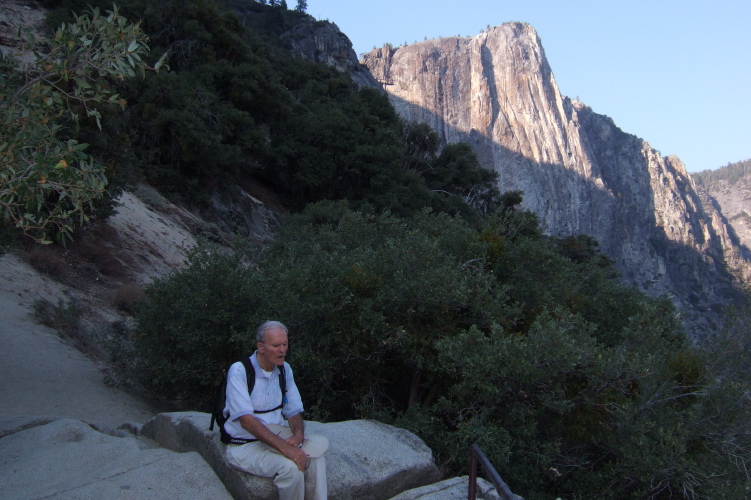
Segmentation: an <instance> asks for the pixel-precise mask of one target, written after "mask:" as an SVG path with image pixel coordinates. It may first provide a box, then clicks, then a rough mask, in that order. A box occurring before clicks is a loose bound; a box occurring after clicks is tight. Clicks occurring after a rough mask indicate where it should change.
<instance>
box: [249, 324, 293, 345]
mask: <svg viewBox="0 0 751 500" xmlns="http://www.w3.org/2000/svg"><path fill="white" fill-rule="evenodd" d="M271 328H281V329H282V330H284V333H286V334H287V335H289V330H287V327H286V326H284V325H283V324H282V323H280V322H279V321H267V322H265V323H263V324H262V325H261V326H259V327H258V328H256V341H257V342H263V341H264V338H265V335H266V330H270V329H271Z"/></svg>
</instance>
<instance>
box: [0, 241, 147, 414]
mask: <svg viewBox="0 0 751 500" xmlns="http://www.w3.org/2000/svg"><path fill="white" fill-rule="evenodd" d="M62 297H64V292H63V289H62V288H61V287H60V285H58V284H57V283H55V282H53V281H52V280H50V279H48V278H46V277H44V276H41V275H39V274H38V273H37V272H36V271H35V270H34V269H32V268H31V267H30V266H28V265H27V264H25V263H24V262H21V261H20V260H19V259H18V258H16V257H15V256H13V255H9V254H6V255H3V256H2V257H0V418H3V419H4V420H6V421H9V420H12V419H10V418H9V417H16V416H63V417H70V418H75V419H79V420H83V421H88V422H97V423H99V424H102V425H105V426H108V427H117V426H118V425H120V424H122V423H124V422H135V423H143V422H145V421H146V420H148V419H149V418H151V417H152V416H153V415H154V412H153V410H152V409H150V408H149V407H148V406H147V405H146V404H145V403H144V402H143V401H141V400H140V399H138V398H136V397H134V396H133V395H131V394H129V393H127V392H125V391H122V390H120V389H117V388H112V387H108V386H107V385H105V384H104V381H103V375H102V373H101V372H100V371H99V368H98V365H97V364H96V363H95V362H93V361H92V360H90V359H89V358H87V357H85V356H84V355H83V354H81V352H79V351H78V350H76V349H75V348H74V347H73V346H72V345H70V344H69V343H68V342H67V341H66V340H64V339H61V338H60V337H59V336H58V335H57V333H56V332H55V331H53V330H51V329H50V328H47V327H45V326H42V325H40V324H38V323H36V322H35V320H34V318H33V316H32V314H31V311H32V309H31V306H32V304H33V302H34V300H36V299H38V298H46V299H47V300H51V301H52V302H53V303H56V302H57V299H58V298H62Z"/></svg>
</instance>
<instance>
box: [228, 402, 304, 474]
mask: <svg viewBox="0 0 751 500" xmlns="http://www.w3.org/2000/svg"><path fill="white" fill-rule="evenodd" d="M288 421H289V426H290V430H291V431H292V436H290V437H289V438H287V439H282V438H280V437H279V436H277V435H276V434H274V433H273V432H271V431H270V430H269V429H268V428H267V427H266V426H265V425H263V423H261V421H260V420H258V419H257V418H256V417H254V416H253V415H243V416H242V417H240V425H242V426H243V427H244V428H245V429H246V430H247V431H248V432H250V433H251V434H253V435H254V436H255V437H256V438H257V439H259V440H260V441H262V442H263V443H265V444H267V445H268V446H270V447H272V448H274V449H276V450H277V451H278V452H279V453H281V454H282V455H284V456H285V457H286V458H288V459H290V460H292V461H293V462H294V463H295V465H297V468H298V469H300V470H301V471H305V467H306V465H307V458H308V455H307V454H306V453H305V452H304V451H303V450H302V448H300V445H302V443H303V440H304V435H305V430H304V429H305V423H304V421H303V419H302V415H301V414H297V415H294V416H292V417H290V418H289V419H288Z"/></svg>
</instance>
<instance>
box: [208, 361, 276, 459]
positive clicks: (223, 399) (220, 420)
mask: <svg viewBox="0 0 751 500" xmlns="http://www.w3.org/2000/svg"><path fill="white" fill-rule="evenodd" d="M240 362H241V363H242V364H243V366H244V367H245V375H246V377H247V379H248V394H249V395H250V394H251V393H252V392H253V387H254V386H255V384H256V371H255V368H254V367H253V364H252V363H251V362H250V358H249V357H244V358H243V359H241V360H240ZM277 368H279V388H280V389H281V390H282V402H281V403H279V406H277V407H276V408H272V409H270V410H254V411H253V413H271V412H272V411H276V410H278V409H279V408H282V407H283V406H284V404H285V403H286V402H287V375H286V373H285V370H284V365H283V364H282V365H280V366H278V367H277ZM228 370H229V368H228V369H227V370H224V371H223V375H222V381H221V383H220V384H219V386H218V387H217V388H216V394H215V395H214V405H213V408H212V411H211V425H209V430H211V431H213V430H214V422H216V423H217V424H219V434H220V436H221V440H222V443H224V444H245V443H252V442H253V441H258V440H257V439H244V438H235V437H232V436H230V435H229V434H228V433H227V431H225V430H224V424H225V423H226V422H227V417H226V416H225V415H224V407H225V406H227V371H228ZM251 375H252V376H251Z"/></svg>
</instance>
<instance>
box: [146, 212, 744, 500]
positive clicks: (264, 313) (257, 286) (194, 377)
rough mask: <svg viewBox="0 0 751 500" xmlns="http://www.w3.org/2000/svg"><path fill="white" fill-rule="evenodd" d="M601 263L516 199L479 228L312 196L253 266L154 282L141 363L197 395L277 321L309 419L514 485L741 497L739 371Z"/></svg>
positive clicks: (162, 380)
mask: <svg viewBox="0 0 751 500" xmlns="http://www.w3.org/2000/svg"><path fill="white" fill-rule="evenodd" d="M512 198H513V197H512ZM615 276H616V275H615V273H614V272H613V270H612V266H611V263H610V262H609V261H608V260H607V259H605V258H604V257H602V256H601V255H599V253H598V252H597V251H596V247H595V244H594V242H592V241H591V239H587V238H580V239H579V240H578V241H570V240H568V241H567V240H557V239H554V238H549V237H545V236H543V235H541V234H540V233H539V232H538V231H537V227H536V219H535V218H534V216H532V215H531V214H529V213H526V212H524V211H521V210H519V209H518V207H517V206H516V205H514V204H513V203H512V204H510V206H508V207H506V208H505V209H501V210H500V211H497V212H495V213H494V214H492V216H491V217H489V218H488V219H486V223H485V225H484V227H481V228H479V229H477V228H474V227H472V226H471V225H470V224H469V223H468V222H466V221H465V220H464V219H461V218H458V217H452V216H449V215H447V214H440V213H438V214H434V213H431V212H429V211H423V212H420V213H418V214H417V215H415V216H414V217H411V218H400V217H396V216H394V215H391V214H381V215H367V214H363V213H360V212H354V211H352V210H350V209H349V208H348V207H347V205H346V203H344V202H338V203H333V202H325V203H321V204H315V205H311V206H309V207H308V208H307V209H306V210H305V211H304V212H303V213H301V214H300V215H298V216H295V217H293V219H292V220H291V221H290V222H289V224H288V225H287V226H286V228H285V230H284V232H283V234H282V235H281V236H280V238H279V240H278V241H277V242H276V243H275V244H274V245H273V247H272V248H270V249H269V250H268V251H267V252H266V253H265V254H264V257H263V259H262V260H261V261H258V262H256V261H254V260H253V259H251V258H250V254H249V253H248V252H247V251H244V250H239V251H236V252H235V253H234V254H232V255H227V254H224V253H221V252H217V251H215V250H212V249H211V248H210V247H201V248H200V249H198V250H197V251H196V253H195V254H194V256H193V258H192V260H191V265H190V267H189V268H188V269H187V270H186V271H184V272H180V273H177V274H175V275H173V276H172V277H170V278H166V279H163V280H160V281H158V282H156V283H155V284H154V285H153V286H152V287H151V288H150V289H149V290H148V296H149V300H148V301H147V302H146V303H145V304H144V307H143V309H142V310H141V313H140V314H139V316H138V332H137V347H138V352H139V358H140V359H141V361H142V362H143V363H144V367H142V368H139V372H140V373H141V374H142V375H143V376H144V379H143V381H144V382H147V383H151V387H152V388H153V389H154V390H155V391H157V392H158V393H159V394H161V395H162V396H164V397H167V398H173V397H174V396H179V398H180V401H181V404H182V405H184V407H188V408H197V407H200V406H201V404H203V403H204V402H205V397H206V395H208V394H211V389H210V387H211V384H212V381H211V375H212V374H213V373H216V370H212V369H211V367H212V366H214V367H216V366H222V365H223V364H226V363H228V362H230V361H232V360H234V359H235V358H236V357H238V356H240V355H242V354H243V353H247V352H250V351H251V350H252V348H253V347H252V346H253V330H254V328H255V327H256V325H257V324H259V323H260V322H262V321H264V320H266V319H270V318H277V319H279V318H281V319H283V321H284V322H285V324H287V326H288V327H289V328H290V332H291V334H290V345H291V349H292V351H291V358H292V359H291V362H292V363H293V364H294V366H295V372H296V374H297V378H298V385H299V386H300V389H301V391H302V392H303V394H305V396H306V397H305V400H306V409H307V412H308V415H309V417H310V418H314V419H322V420H334V421H336V420H341V419H350V418H377V419H379V420H381V421H384V422H389V423H394V424H396V425H399V426H401V427H405V428H408V429H410V430H412V431H413V432H415V433H416V434H418V435H419V436H420V437H421V438H423V439H424V440H425V441H426V442H427V443H428V445H429V446H430V447H431V448H432V449H433V451H434V453H435V454H436V458H437V459H438V461H439V463H440V465H441V467H442V468H443V469H444V470H445V471H446V472H448V473H460V472H466V471H464V470H463V469H464V467H465V466H466V456H467V452H466V450H467V449H468V446H469V445H470V444H471V443H473V442H478V443H479V444H480V445H481V446H482V448H483V450H484V451H485V452H486V453H487V454H488V456H489V457H490V458H491V461H492V462H493V463H494V465H495V466H496V467H497V468H498V469H499V470H501V471H503V472H502V474H503V476H504V478H505V479H506V480H507V482H508V483H509V484H510V485H511V486H512V489H514V490H515V491H519V492H523V493H524V495H525V497H526V498H549V497H550V495H558V496H568V497H571V498H586V497H588V496H589V495H590V494H591V492H592V491H598V492H609V493H608V494H604V493H603V495H604V496H603V497H605V496H608V495H609V496H608V497H609V498H663V497H668V496H670V494H671V492H682V493H681V496H685V497H689V498H690V497H692V496H694V495H696V496H705V497H715V498H716V497H723V496H725V497H727V496H732V495H733V494H737V493H739V492H740V491H742V490H743V488H745V487H747V486H748V483H747V482H746V480H745V479H744V477H745V476H744V475H743V472H742V470H741V469H739V468H738V467H737V463H738V462H737V461H738V460H740V461H741V462H742V461H744V460H747V459H748V458H749V455H748V450H749V448H748V446H749V443H748V438H747V437H744V435H743V433H742V432H739V431H738V429H739V428H738V425H739V423H740V421H739V420H738V419H737V418H738V417H739V416H741V415H744V414H746V415H747V414H748V413H747V411H748V409H749V408H748V404H749V401H748V397H747V395H744V394H743V389H742V387H743V384H738V383H737V382H736V381H730V380H723V379H721V378H718V377H717V374H716V373H712V372H710V371H708V370H709V368H708V366H710V365H708V364H707V360H706V359H705V358H704V357H703V356H704V354H703V353H702V352H700V351H697V350H694V349H693V348H691V346H690V345H688V343H687V342H686V340H685V338H684V336H683V332H682V331H681V329H680V327H679V325H678V322H677V320H676V318H675V311H674V310H673V307H672V305H671V303H670V302H669V301H668V300H667V299H665V300H655V299H650V298H647V297H646V296H644V295H642V294H641V293H639V292H637V291H634V290H632V289H628V288H625V287H623V286H621V285H619V284H618V283H617V281H616V280H615ZM209 305H211V306H210V307H209ZM715 366H716V365H715ZM736 398H737V399H736ZM739 405H740V406H739ZM721 407H722V408H725V410H719V408H721ZM731 408H732V411H731ZM726 410H727V411H726ZM720 436H722V437H720ZM730 442H732V443H734V445H733V446H734V448H733V450H734V451H733V453H728V449H729V448H727V446H728V443H730ZM734 460H736V462H734ZM717 478H725V479H726V480H717Z"/></svg>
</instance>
